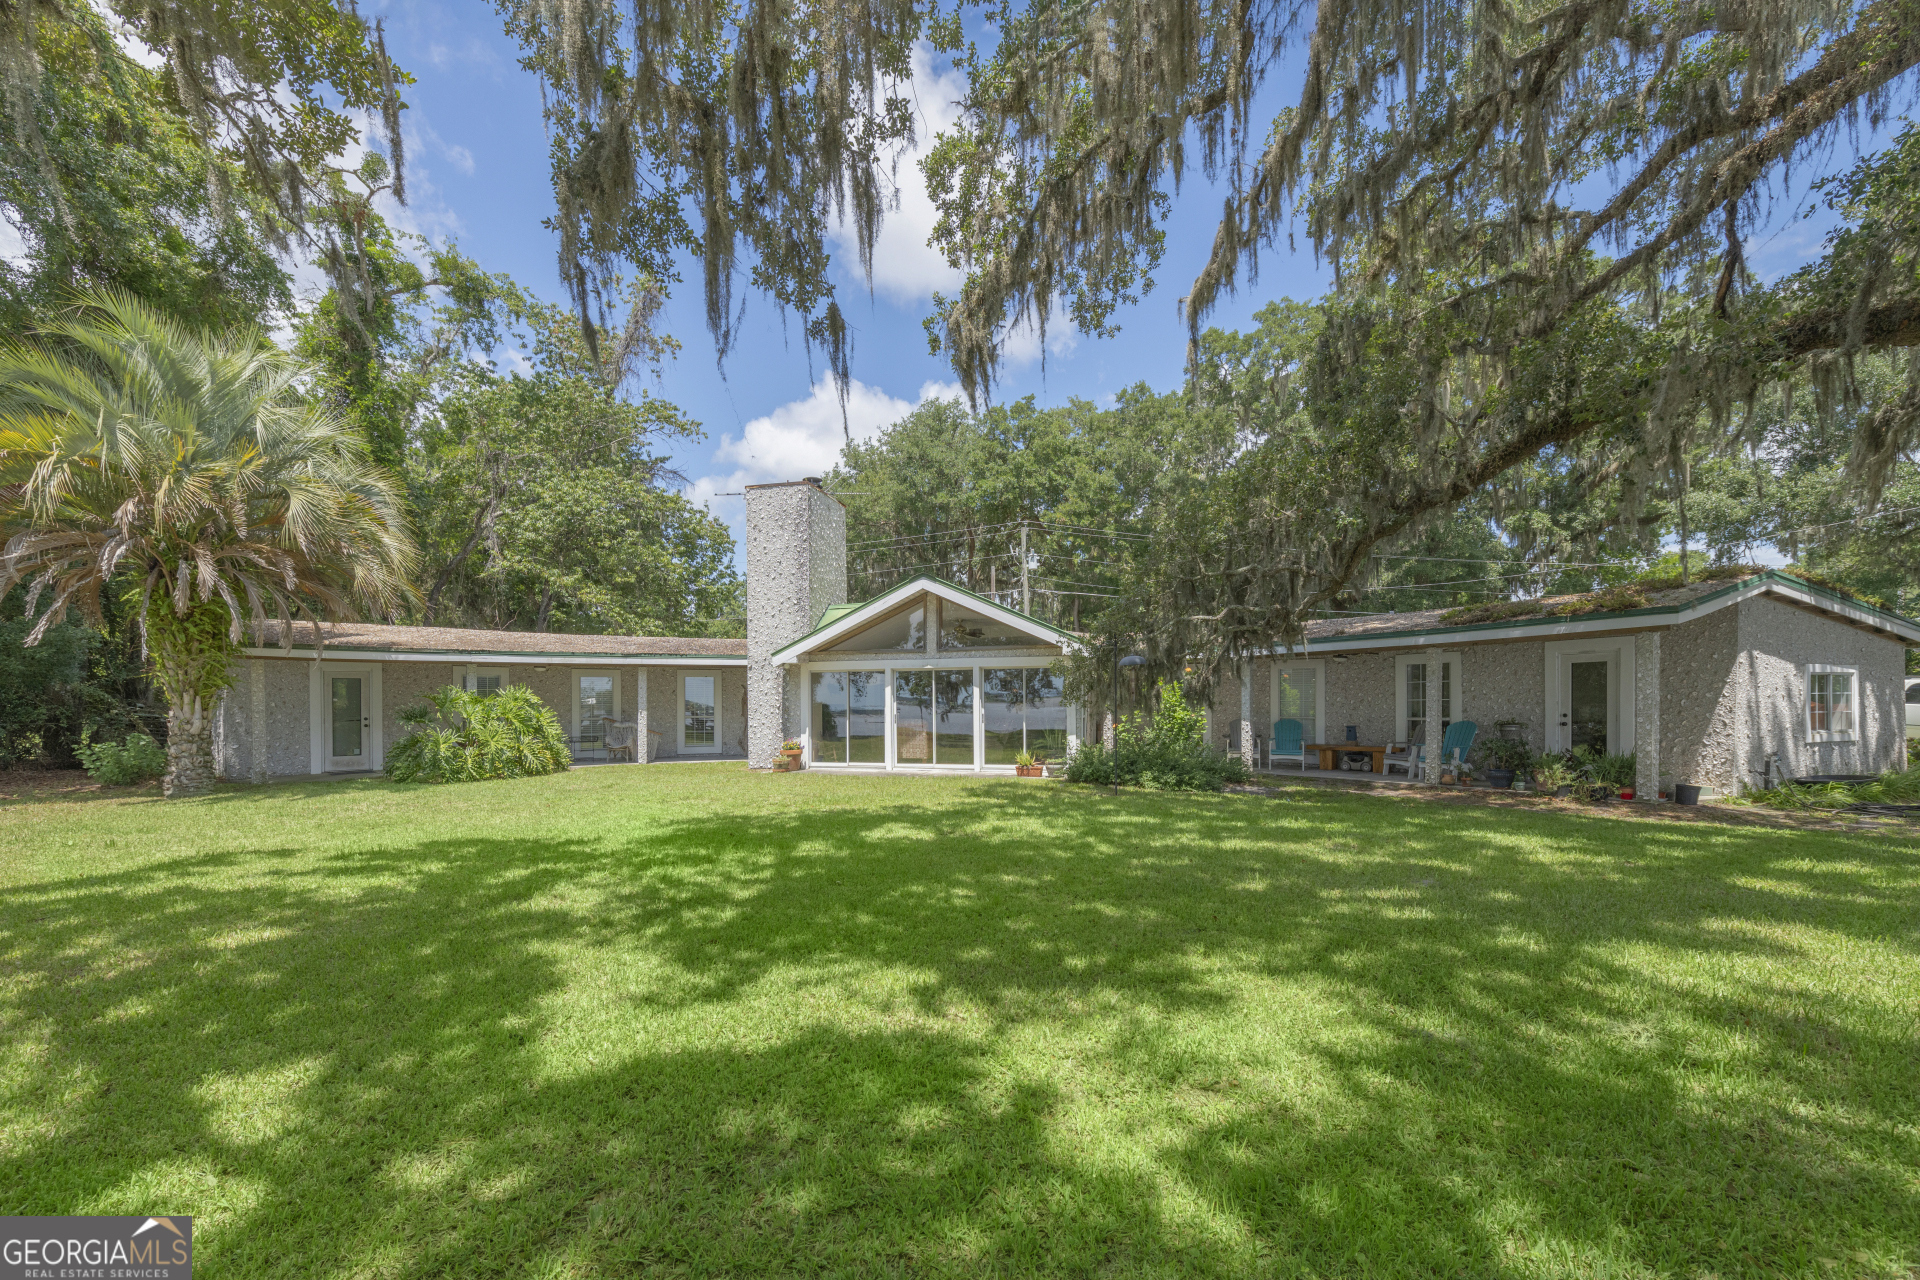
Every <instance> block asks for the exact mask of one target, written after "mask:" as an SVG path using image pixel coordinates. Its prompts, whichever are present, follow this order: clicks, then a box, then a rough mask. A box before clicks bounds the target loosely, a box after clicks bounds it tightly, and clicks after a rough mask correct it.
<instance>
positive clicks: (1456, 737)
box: [1436, 720, 1480, 777]
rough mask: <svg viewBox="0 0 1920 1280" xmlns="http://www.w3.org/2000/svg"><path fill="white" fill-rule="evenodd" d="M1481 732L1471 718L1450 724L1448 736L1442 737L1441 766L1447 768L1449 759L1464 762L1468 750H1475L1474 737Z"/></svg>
mask: <svg viewBox="0 0 1920 1280" xmlns="http://www.w3.org/2000/svg"><path fill="white" fill-rule="evenodd" d="M1479 732H1480V726H1479V725H1477V724H1475V723H1474V722H1473V721H1471V720H1455V721H1454V722H1453V723H1452V724H1450V725H1448V726H1447V736H1446V737H1444V738H1442V739H1440V767H1441V768H1442V769H1444V768H1446V767H1447V762H1448V761H1454V762H1456V763H1460V762H1464V761H1465V760H1466V758H1467V752H1469V751H1471V750H1473V739H1474V736H1475V735H1476V734H1478V733H1479ZM1437 776H1438V775H1436V777H1437Z"/></svg>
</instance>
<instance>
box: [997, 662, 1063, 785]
mask: <svg viewBox="0 0 1920 1280" xmlns="http://www.w3.org/2000/svg"><path fill="white" fill-rule="evenodd" d="M1064 695H1065V689H1064V688H1063V686H1062V682H1061V679H1060V677H1059V676H1057V675H1055V674H1054V673H1053V672H1051V671H1048V670H1047V669H1045V668H1044V667H997V668H990V669H988V670H986V671H984V672H982V673H981V697H982V698H983V699H984V708H983V711H982V715H983V718H984V719H985V721H986V723H985V726H984V731H985V733H986V763H988V764H1012V763H1013V758H1014V756H1015V755H1017V754H1019V753H1020V752H1022V751H1031V752H1033V753H1034V754H1035V755H1039V756H1045V757H1046V758H1047V759H1049V760H1059V759H1061V758H1063V757H1065V755H1066V754H1067V702H1066V698H1065V696H1064Z"/></svg>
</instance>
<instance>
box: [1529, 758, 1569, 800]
mask: <svg viewBox="0 0 1920 1280" xmlns="http://www.w3.org/2000/svg"><path fill="white" fill-rule="evenodd" d="M1529 771H1530V772H1531V773H1532V774H1533V785H1534V786H1535V787H1537V788H1538V789H1539V791H1540V794H1541V795H1543V796H1554V797H1558V798H1563V799H1564V798H1565V797H1566V796H1568V795H1570V794H1572V791H1573V778H1574V774H1573V767H1572V766H1571V765H1569V764H1568V763H1567V758H1566V757H1565V756H1554V755H1543V756H1539V757H1538V758H1536V759H1535V760H1534V761H1533V763H1532V764H1531V765H1530V766H1529Z"/></svg>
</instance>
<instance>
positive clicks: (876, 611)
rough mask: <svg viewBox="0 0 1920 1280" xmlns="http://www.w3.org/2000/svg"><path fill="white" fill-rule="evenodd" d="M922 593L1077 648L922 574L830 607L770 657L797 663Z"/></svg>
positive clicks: (1066, 637)
mask: <svg viewBox="0 0 1920 1280" xmlns="http://www.w3.org/2000/svg"><path fill="white" fill-rule="evenodd" d="M922 592H925V593H927V594H929V595H935V596H939V597H940V598H941V599H943V600H951V601H952V602H953V603H955V604H964V605H966V606H967V607H968V608H969V609H975V610H978V611H979V612H980V613H982V614H984V615H986V616H987V617H989V618H992V619H993V620H994V621H996V622H1003V623H1005V624H1007V625H1008V626H1010V627H1014V628H1016V629H1017V630H1020V631H1024V632H1026V633H1027V634H1028V635H1030V636H1032V637H1033V642H1034V643H1035V644H1037V645H1057V646H1059V647H1060V648H1062V649H1071V648H1077V647H1078V646H1079V644H1080V637H1079V636H1077V635H1075V634H1074V633H1073V632H1071V631H1062V630H1061V629H1060V628H1058V627H1055V626H1050V625H1048V624H1047V623H1044V622H1042V621H1040V619H1038V618H1033V617H1029V616H1028V615H1026V614H1024V613H1021V612H1019V611H1018V610H1015V609H1008V608H1004V607H1002V606H1001V605H997V604H995V603H994V602H993V601H991V600H989V599H987V598H986V597H985V596H981V595H975V594H974V593H973V592H971V591H969V590H967V589H966V588H965V587H957V586H955V585H954V584H953V583H951V582H948V581H946V580H945V579H944V578H935V577H933V576H931V575H928V574H922V575H920V576H919V577H917V578H911V579H909V580H908V581H906V582H903V583H901V584H900V585H899V586H897V587H895V588H894V589H893V590H891V591H889V592H887V593H886V594H884V595H878V596H875V597H874V598H873V599H871V600H868V601H865V602H863V603H861V604H856V605H834V606H832V607H831V608H829V609H828V610H827V611H826V613H825V615H824V616H823V617H822V618H821V621H820V625H819V626H817V627H815V628H814V629H813V630H812V631H809V632H808V633H807V634H806V635H804V636H801V637H800V638H799V639H798V640H795V641H794V642H793V643H792V644H789V645H783V646H782V647H781V648H779V649H776V650H774V652H773V660H774V661H775V662H777V663H779V664H780V665H782V666H789V665H791V664H793V663H795V662H798V661H799V660H800V655H801V654H803V653H810V652H813V651H814V650H817V649H824V648H826V647H827V646H829V645H833V644H837V643H839V642H840V641H842V640H844V639H846V638H847V637H848V636H850V635H853V634H854V633H855V632H858V631H862V630H864V629H865V628H867V627H868V626H870V625H872V624H873V623H876V622H878V621H880V620H881V619H882V618H884V617H886V616H887V615H888V614H889V613H892V612H893V611H894V610H895V609H897V608H899V607H900V606H901V605H903V604H906V603H907V602H908V601H910V600H912V599H913V598H914V597H915V596H917V595H919V594H921V593H922Z"/></svg>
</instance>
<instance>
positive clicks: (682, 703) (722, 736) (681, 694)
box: [673, 671, 727, 756]
mask: <svg viewBox="0 0 1920 1280" xmlns="http://www.w3.org/2000/svg"><path fill="white" fill-rule="evenodd" d="M709 678H710V679H711V680H712V681H713V745H712V746H711V747H689V746H688V745H687V681H688V680H689V679H695V680H699V679H709ZM674 692H675V694H676V695H677V696H676V697H675V702H677V703H678V704H679V705H677V706H675V707H674V709H673V741H674V746H675V747H676V748H677V749H678V750H679V753H680V754H681V755H683V756H719V755H725V754H726V745H727V712H726V708H725V706H723V705H722V704H723V702H724V701H725V693H726V686H725V685H724V684H723V683H722V682H721V678H720V673H719V672H718V671H682V672H681V673H680V679H679V680H678V681H677V682H675V685H674Z"/></svg>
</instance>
